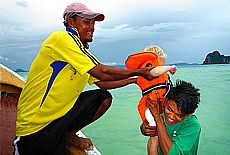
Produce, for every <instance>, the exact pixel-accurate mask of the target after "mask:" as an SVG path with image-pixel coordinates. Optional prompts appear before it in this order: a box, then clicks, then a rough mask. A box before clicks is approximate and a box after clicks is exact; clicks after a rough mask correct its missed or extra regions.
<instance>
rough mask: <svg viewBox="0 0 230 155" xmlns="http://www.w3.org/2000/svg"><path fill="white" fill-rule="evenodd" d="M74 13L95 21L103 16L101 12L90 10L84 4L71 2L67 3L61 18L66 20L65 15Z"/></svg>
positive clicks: (100, 19) (71, 15) (102, 18)
mask: <svg viewBox="0 0 230 155" xmlns="http://www.w3.org/2000/svg"><path fill="white" fill-rule="evenodd" d="M74 15H77V16H81V17H84V18H88V19H92V18H94V19H95V21H103V20H104V19H105V16H104V15H103V14H101V13H95V12H93V11H91V10H90V9H89V8H88V7H87V6H86V5H84V4H82V3H78V2H76V3H72V4H70V5H68V6H67V7H66V9H65V11H64V14H63V18H64V20H66V17H67V16H69V17H73V16H74Z"/></svg>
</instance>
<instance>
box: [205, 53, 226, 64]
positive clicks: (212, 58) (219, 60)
mask: <svg viewBox="0 0 230 155" xmlns="http://www.w3.org/2000/svg"><path fill="white" fill-rule="evenodd" d="M208 64H230V56H224V55H221V54H220V52H219V51H213V52H212V53H208V55H207V56H206V57H205V60H204V62H203V63H202V65H208Z"/></svg>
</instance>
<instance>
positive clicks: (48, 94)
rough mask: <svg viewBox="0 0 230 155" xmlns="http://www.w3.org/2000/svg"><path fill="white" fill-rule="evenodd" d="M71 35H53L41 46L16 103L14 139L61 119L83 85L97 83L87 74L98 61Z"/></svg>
mask: <svg viewBox="0 0 230 155" xmlns="http://www.w3.org/2000/svg"><path fill="white" fill-rule="evenodd" d="M72 31H74V32H75V33H73V32H68V31H64V30H63V31H61V30H60V31H55V32H53V33H51V35H50V36H49V37H48V38H47V39H46V40H45V41H44V42H43V43H42V45H41V48H40V51H39V53H38V55H37V57H36V58H35V60H34V61H33V63H32V65H31V67H30V71H29V74H28V78H27V82H26V85H25V87H24V89H23V91H22V93H21V96H20V99H19V102H18V114H17V121H16V136H26V135H30V134H32V133H35V132H37V131H39V130H41V129H42V128H44V127H45V126H47V125H48V124H49V123H51V122H52V121H53V120H55V119H58V118H60V117H62V116H63V115H65V114H66V113H67V112H68V111H69V110H70V109H71V108H72V107H73V105H74V103H75V101H76V100H77V98H78V96H79V95H80V93H81V92H82V90H83V89H84V87H85V85H86V83H87V82H88V83H89V84H93V83H94V82H97V81H98V79H96V78H94V77H92V76H90V75H89V74H88V73H87V72H88V71H89V70H90V69H92V68H93V67H95V66H96V65H98V64H99V61H98V59H97V58H96V57H95V56H94V55H93V54H92V53H91V52H90V51H89V50H88V49H87V47H86V46H84V45H83V44H82V42H81V41H80V38H79V37H78V35H77V30H74V29H72Z"/></svg>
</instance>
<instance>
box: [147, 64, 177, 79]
mask: <svg viewBox="0 0 230 155" xmlns="http://www.w3.org/2000/svg"><path fill="white" fill-rule="evenodd" d="M176 71H177V67H176V66H175V65H173V66H156V67H155V68H153V69H152V70H151V71H150V74H151V75H152V76H154V77H156V76H160V75H162V74H164V73H166V72H170V73H171V74H172V75H173V74H175V73H176Z"/></svg>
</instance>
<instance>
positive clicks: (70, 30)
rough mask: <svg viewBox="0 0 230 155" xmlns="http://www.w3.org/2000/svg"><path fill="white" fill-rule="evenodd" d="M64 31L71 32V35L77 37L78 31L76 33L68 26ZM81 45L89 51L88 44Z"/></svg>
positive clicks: (74, 29) (75, 30)
mask: <svg viewBox="0 0 230 155" xmlns="http://www.w3.org/2000/svg"><path fill="white" fill-rule="evenodd" d="M66 31H68V32H71V33H73V34H74V35H76V36H77V37H79V35H78V31H77V29H76V28H72V27H70V26H67V27H66ZM83 45H84V47H85V48H86V49H89V44H88V43H86V44H83Z"/></svg>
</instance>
